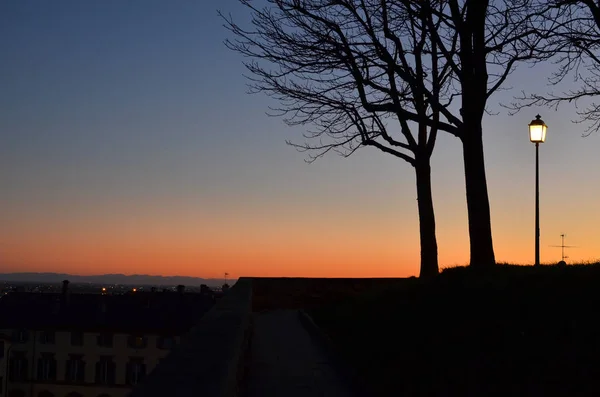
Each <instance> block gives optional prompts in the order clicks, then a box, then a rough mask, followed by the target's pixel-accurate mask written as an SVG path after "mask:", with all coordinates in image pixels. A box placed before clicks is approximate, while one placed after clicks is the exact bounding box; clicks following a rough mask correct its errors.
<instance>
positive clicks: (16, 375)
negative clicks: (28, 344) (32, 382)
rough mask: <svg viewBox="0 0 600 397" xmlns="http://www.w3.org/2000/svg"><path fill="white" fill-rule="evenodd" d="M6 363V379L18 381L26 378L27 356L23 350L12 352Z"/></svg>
mask: <svg viewBox="0 0 600 397" xmlns="http://www.w3.org/2000/svg"><path fill="white" fill-rule="evenodd" d="M11 356H12V357H11V359H10V360H9V363H8V380H9V381H11V382H19V381H24V380H27V364H28V363H27V358H25V353H24V352H13V353H12V354H11Z"/></svg>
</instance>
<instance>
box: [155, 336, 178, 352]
mask: <svg viewBox="0 0 600 397" xmlns="http://www.w3.org/2000/svg"><path fill="white" fill-rule="evenodd" d="M174 346H175V338H174V337H172V336H159V337H158V339H157V340H156V347H157V348H159V349H166V350H171V349H172V348H173V347H174Z"/></svg>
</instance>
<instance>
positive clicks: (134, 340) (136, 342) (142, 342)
mask: <svg viewBox="0 0 600 397" xmlns="http://www.w3.org/2000/svg"><path fill="white" fill-rule="evenodd" d="M146 342H147V341H146V337H145V336H143V335H130V336H129V339H128V343H127V344H128V345H129V347H131V348H133V349H142V348H144V347H146Z"/></svg>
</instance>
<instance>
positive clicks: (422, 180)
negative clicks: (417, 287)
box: [415, 157, 438, 278]
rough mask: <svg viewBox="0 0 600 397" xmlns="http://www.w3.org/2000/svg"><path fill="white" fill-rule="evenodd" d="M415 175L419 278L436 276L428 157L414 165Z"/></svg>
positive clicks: (433, 216)
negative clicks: (417, 212) (419, 245)
mask: <svg viewBox="0 0 600 397" xmlns="http://www.w3.org/2000/svg"><path fill="white" fill-rule="evenodd" d="M415 171H416V174H417V200H418V207H419V232H420V237H421V270H420V273H419V277H420V278H428V277H433V276H435V275H437V274H438V250H437V239H436V236H435V214H434V211H433V197H432V195H431V166H430V164H429V157H427V159H426V160H424V161H417V163H416V164H415Z"/></svg>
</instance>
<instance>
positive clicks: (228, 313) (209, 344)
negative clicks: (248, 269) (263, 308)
mask: <svg viewBox="0 0 600 397" xmlns="http://www.w3.org/2000/svg"><path fill="white" fill-rule="evenodd" d="M251 322H252V279H249V278H241V279H239V280H238V281H237V282H236V283H235V285H234V286H233V287H231V288H230V289H229V291H227V293H226V294H225V295H224V296H223V297H222V298H220V299H219V300H218V301H217V302H216V303H215V306H214V307H213V308H212V309H210V310H209V311H208V312H207V313H206V314H205V315H204V316H203V317H202V318H201V319H200V320H199V321H198V324H197V325H196V326H194V327H193V328H192V329H191V330H190V332H189V333H188V334H186V335H185V336H183V337H182V338H181V342H180V343H179V344H178V345H177V346H176V347H175V348H174V349H173V351H172V352H171V353H170V354H169V355H168V356H167V357H165V358H164V359H163V360H162V361H161V362H160V363H159V364H158V365H157V367H156V368H155V369H154V370H153V371H152V373H151V374H150V375H149V376H148V377H147V378H146V379H145V381H144V382H143V383H142V384H140V385H138V386H137V387H136V388H135V389H134V390H133V391H132V392H131V393H130V395H129V396H130V397H191V396H194V397H196V396H210V397H235V396H238V395H239V394H240V383H241V382H242V378H243V376H244V355H245V353H246V350H247V346H248V343H249V339H250V332H251V330H252V327H251V325H252V324H251Z"/></svg>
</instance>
